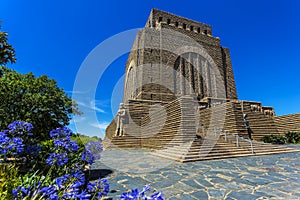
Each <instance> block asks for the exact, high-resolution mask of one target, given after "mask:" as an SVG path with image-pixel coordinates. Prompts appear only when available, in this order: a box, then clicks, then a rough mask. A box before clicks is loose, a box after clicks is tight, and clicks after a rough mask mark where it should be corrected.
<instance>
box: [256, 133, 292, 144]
mask: <svg viewBox="0 0 300 200" xmlns="http://www.w3.org/2000/svg"><path fill="white" fill-rule="evenodd" d="M262 140H263V142H265V143H272V144H286V143H287V139H286V137H285V136H282V135H275V134H272V135H266V136H264V137H263V139H262Z"/></svg>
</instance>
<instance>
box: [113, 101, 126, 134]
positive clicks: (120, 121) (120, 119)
mask: <svg viewBox="0 0 300 200" xmlns="http://www.w3.org/2000/svg"><path fill="white" fill-rule="evenodd" d="M125 115H126V110H125V107H124V104H123V103H120V108H119V110H118V113H117V128H116V133H115V136H124V135H125V133H124V122H125Z"/></svg>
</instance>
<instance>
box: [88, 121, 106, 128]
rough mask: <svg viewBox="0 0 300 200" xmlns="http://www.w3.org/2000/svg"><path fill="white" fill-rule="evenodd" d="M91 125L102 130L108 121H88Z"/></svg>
mask: <svg viewBox="0 0 300 200" xmlns="http://www.w3.org/2000/svg"><path fill="white" fill-rule="evenodd" d="M90 125H91V126H93V127H95V128H99V129H102V130H105V129H106V127H107V126H108V125H109V123H108V122H101V123H90Z"/></svg>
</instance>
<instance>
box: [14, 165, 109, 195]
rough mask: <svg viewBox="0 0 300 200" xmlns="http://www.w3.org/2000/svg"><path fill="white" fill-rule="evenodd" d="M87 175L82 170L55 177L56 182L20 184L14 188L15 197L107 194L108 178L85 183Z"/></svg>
mask: <svg viewBox="0 0 300 200" xmlns="http://www.w3.org/2000/svg"><path fill="white" fill-rule="evenodd" d="M85 181H86V180H85V176H84V174H83V173H82V172H81V171H77V172H75V173H73V174H66V175H64V176H61V177H58V178H56V179H55V184H53V185H49V186H42V184H41V183H40V182H39V183H38V184H34V185H33V186H29V187H24V186H18V188H17V189H14V190H13V196H14V198H15V199H25V198H31V199H33V198H39V199H50V200H58V199H80V200H81V199H82V200H83V199H92V198H93V197H99V198H100V197H102V196H106V195H107V193H108V191H109V184H108V182H107V180H106V179H99V180H98V181H97V182H95V183H88V184H87V188H86V189H85V188H83V186H84V184H85Z"/></svg>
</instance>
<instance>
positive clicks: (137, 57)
mask: <svg viewBox="0 0 300 200" xmlns="http://www.w3.org/2000/svg"><path fill="white" fill-rule="evenodd" d="M125 74H126V76H125V81H124V95H123V103H122V104H121V106H120V110H119V112H118V114H117V116H116V117H115V118H114V120H113V121H112V122H111V123H110V125H109V126H108V127H107V129H106V136H105V140H104V141H105V146H106V147H107V148H150V149H165V148H166V146H174V148H175V147H176V146H178V145H181V144H187V146H189V145H194V144H195V142H198V143H199V144H200V143H201V144H202V143H203V141H206V142H207V141H214V143H213V145H216V144H218V143H216V142H218V141H219V139H220V138H222V137H223V136H222V134H220V133H218V134H217V133H216V130H217V129H218V130H220V129H222V130H223V131H224V130H225V131H227V132H231V133H232V134H235V135H236V136H239V137H243V136H247V129H246V127H245V125H244V122H243V116H244V115H245V114H247V115H248V120H249V122H250V124H252V125H253V126H252V129H253V132H254V135H253V138H254V139H255V140H260V139H261V138H262V137H263V136H264V135H267V134H271V133H272V134H274V133H278V132H280V131H281V130H279V129H278V127H277V124H278V122H279V121H281V120H280V119H278V120H276V117H275V112H274V109H273V108H272V107H269V106H262V104H261V103H260V102H253V101H241V100H238V98H237V92H236V85H235V81H234V74H233V69H232V64H231V58H230V52H229V49H228V48H225V47H223V46H222V45H221V44H220V39H219V38H218V37H214V36H213V32H212V27H211V26H209V25H207V24H203V23H199V22H196V21H193V20H190V19H186V18H183V17H180V16H177V15H174V14H171V13H168V12H164V11H160V10H157V9H152V11H151V13H150V16H149V18H148V20H147V22H146V25H145V27H144V28H143V29H142V30H140V31H138V33H137V36H136V38H135V41H134V43H133V46H132V49H131V52H130V54H129V56H128V59H127V62H126V68H125ZM212 133H213V134H212ZM212 135H214V137H217V138H213V136H212ZM225 139H227V138H226V136H225ZM226 142H227V141H226ZM250 143H251V145H252V142H251V141H250ZM211 146H212V145H211ZM187 148H189V147H187ZM211 148H212V147H211ZM187 152H188V151H187ZM269 152H271V151H269ZM184 156H186V155H184ZM197 156H198V157H197V158H199V156H200V157H201V155H197ZM202 157H203V156H202ZM179 160H180V159H179ZM181 160H185V159H184V158H181Z"/></svg>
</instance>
